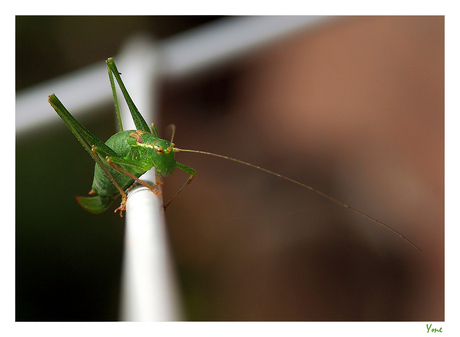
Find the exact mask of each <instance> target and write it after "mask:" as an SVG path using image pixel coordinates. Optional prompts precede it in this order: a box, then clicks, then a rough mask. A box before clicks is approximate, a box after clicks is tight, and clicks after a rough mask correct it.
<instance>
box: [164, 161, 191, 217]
mask: <svg viewBox="0 0 460 337" xmlns="http://www.w3.org/2000/svg"><path fill="white" fill-rule="evenodd" d="M176 167H177V168H178V169H181V170H182V171H185V172H187V173H188V174H190V176H189V177H188V179H187V180H186V181H185V183H183V184H182V186H181V187H180V188H179V189H178V190H177V192H176V193H175V194H174V195H173V196H172V197H171V199H169V201H168V202H167V203H166V204H165V205H164V207H165V209H166V208H167V207H168V206H169V204H170V203H171V201H173V200H174V199H175V198H176V197H177V196H178V195H179V193H180V192H182V190H183V189H184V188H185V187H186V186H187V185H189V184H190V183H191V182H192V180H193V178H195V173H196V171H195V170H194V169H192V168H191V167H188V166H185V165H183V164H181V163H178V162H176Z"/></svg>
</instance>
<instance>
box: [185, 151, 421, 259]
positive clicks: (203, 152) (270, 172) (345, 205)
mask: <svg viewBox="0 0 460 337" xmlns="http://www.w3.org/2000/svg"><path fill="white" fill-rule="evenodd" d="M176 151H177V152H179V151H182V152H191V153H200V154H206V155H209V156H214V157H218V158H223V159H227V160H231V161H234V162H236V163H240V164H243V165H246V166H249V167H253V168H255V169H258V170H261V171H264V172H266V173H269V174H271V175H274V176H276V177H279V178H282V179H284V180H287V181H290V182H292V183H294V184H296V185H299V186H302V187H305V188H307V189H309V190H310V191H312V192H315V193H317V194H319V195H320V196H322V197H324V198H326V199H329V200H330V201H332V202H334V203H336V204H339V205H340V206H343V207H345V208H348V209H349V210H351V211H353V212H355V213H357V214H359V215H361V216H363V217H365V218H367V219H369V220H371V221H373V222H375V223H377V224H379V225H380V226H383V227H385V228H386V229H388V230H390V231H392V232H393V233H394V234H396V235H398V236H399V237H400V238H402V239H403V240H405V241H406V242H408V243H409V244H411V245H412V246H413V247H414V248H416V249H417V250H419V251H422V250H421V249H420V248H419V247H418V246H417V245H416V244H414V243H413V242H412V241H410V240H409V239H408V238H406V237H405V236H404V235H402V234H401V233H400V232H398V231H397V230H395V229H393V228H391V227H390V226H388V225H386V224H384V223H383V222H381V221H379V220H377V219H375V218H373V217H371V216H370V215H367V214H366V213H363V212H361V211H358V210H357V209H356V208H353V207H351V206H348V205H347V204H345V203H343V202H341V201H340V200H337V199H335V198H333V197H331V196H329V195H327V194H325V193H323V192H321V191H318V190H316V189H314V188H313V187H311V186H308V185H305V184H303V183H301V182H298V181H296V180H294V179H291V178H288V177H286V176H283V175H281V174H279V173H276V172H273V171H270V170H267V169H265V168H263V167H260V166H257V165H254V164H251V163H248V162H245V161H242V160H239V159H235V158H231V157H228V156H223V155H221V154H216V153H212V152H206V151H199V150H188V149H178V148H176Z"/></svg>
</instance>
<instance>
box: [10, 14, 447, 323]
mask: <svg viewBox="0 0 460 337" xmlns="http://www.w3.org/2000/svg"><path fill="white" fill-rule="evenodd" d="M225 19H228V18H223V17H199V16H183V17H174V16H165V17H155V16H150V17H142V16H140V17H114V16H110V17H97V16H91V17H79V16H72V17H65V16H61V17H45V16H40V17H32V16H18V17H17V18H16V89H17V91H18V92H20V91H21V90H23V89H27V88H30V87H31V86H34V85H36V84H39V83H42V82H43V81H45V80H49V79H52V78H55V77H57V76H59V75H63V74H66V73H68V72H70V71H73V70H78V69H80V68H82V67H84V66H88V65H92V64H98V63H99V64H100V67H101V68H105V63H104V60H105V59H106V58H107V57H110V56H116V55H117V53H118V52H119V50H120V49H121V47H122V45H123V44H124V43H125V42H126V41H127V40H129V39H130V37H132V36H133V35H134V34H137V33H140V32H142V33H145V34H149V35H150V36H152V38H155V39H157V40H159V41H162V40H164V39H167V38H169V37H171V36H174V35H176V34H180V33H183V32H187V31H188V30H190V29H193V28H196V27H203V26H204V25H207V24H210V23H212V22H216V21H217V20H225ZM224 42H225V41H224ZM120 71H121V72H122V73H123V69H120ZM107 89H108V90H110V87H109V82H108V81H107ZM158 89H159V91H158V92H156V93H152V95H153V94H155V95H157V96H158V99H159V113H160V117H159V119H158V120H156V121H150V120H147V122H148V123H151V122H155V123H157V125H158V128H159V131H160V134H162V135H165V134H166V132H165V131H166V127H167V126H168V125H169V124H171V123H174V124H176V127H177V131H176V135H175V138H174V143H175V144H176V145H177V146H178V147H179V148H189V149H199V150H204V151H211V152H215V153H219V154H223V155H228V156H231V157H236V158H238V159H241V160H244V161H249V162H251V163H254V164H256V165H259V166H261V167H264V168H267V169H269V170H272V171H275V172H278V173H280V174H283V175H286V176H288V177H291V178H293V179H295V180H299V181H301V182H303V183H305V184H308V185H310V186H312V187H314V188H316V189H318V190H320V191H322V192H325V193H327V194H329V195H331V196H332V197H334V198H337V199H339V200H341V201H343V202H345V203H347V204H349V205H351V206H352V207H355V208H357V209H359V210H361V211H363V212H365V213H367V214H369V215H371V216H373V217H375V218H377V219H379V220H381V221H383V222H384V223H386V224H388V225H389V226H391V227H392V228H394V229H395V230H397V231H399V232H400V233H402V234H403V235H405V236H407V237H408V238H409V239H411V241H413V242H414V243H415V244H416V245H417V246H418V247H420V248H421V249H422V252H421V253H420V252H419V251H417V250H416V249H414V248H413V247H412V246H410V244H408V243H407V242H406V241H404V240H403V239H401V238H400V237H398V236H397V235H395V234H394V233H392V232H390V231H389V230H387V229H385V228H382V227H380V226H378V225H377V224H375V223H373V222H370V221H369V220H366V219H365V218H363V217H360V216H359V215H357V214H355V213H353V212H351V211H349V210H347V209H345V208H343V207H341V206H339V205H337V204H334V203H332V202H330V201H328V200H326V199H324V198H321V197H320V196H318V195H316V194H314V193H312V192H310V191H309V190H307V189H304V188H301V187H299V186H296V185H294V184H291V183H289V182H286V181H284V180H281V179H279V178H276V177H273V176H270V175H268V174H266V173H264V172H261V171H258V170H255V169H252V168H248V167H246V166H243V165H238V164H236V163H232V162H228V161H225V160H222V159H218V158H212V157H208V156H203V155H198V154H191V153H178V154H177V156H176V158H177V160H178V161H179V162H181V163H183V164H185V165H188V166H191V167H193V168H194V169H196V170H197V175H196V178H195V180H194V181H193V183H192V184H191V185H190V186H189V187H187V188H186V189H185V190H184V192H183V193H182V194H181V195H180V197H179V198H177V199H176V200H175V201H174V202H173V203H172V204H171V206H170V207H169V208H168V210H167V212H166V216H167V222H168V229H169V234H170V242H171V246H172V249H173V255H174V259H175V267H176V271H177V274H178V277H179V283H180V289H181V293H182V299H183V305H184V307H185V311H186V312H185V313H186V319H187V320H207V321H209V320H220V321H231V320H239V321H245V320H257V321H264V320H276V321H284V320H296V321H337V320H338V321H347V320H353V321H361V320H373V321H401V320H402V321H439V320H444V18H443V17H427V16H425V17H402V16H398V17H340V18H334V19H333V20H329V21H328V22H327V23H324V24H319V25H317V26H315V27H313V28H310V29H308V30H307V29H306V30H304V31H298V32H296V33H295V34H291V35H286V36H284V37H281V38H279V39H278V40H275V41H274V42H273V43H270V44H267V45H264V46H262V47H260V48H257V49H254V51H252V52H251V53H247V54H244V55H240V56H239V57H237V58H234V59H232V60H230V61H229V62H226V63H225V64H222V65H220V66H218V67H214V68H210V69H209V70H207V71H202V72H200V73H197V74H193V75H190V76H187V77H180V78H167V77H165V78H161V81H160V82H159V83H158ZM128 90H129V87H128ZM56 91H57V88H56ZM43 99H44V100H45V101H46V99H47V97H46V96H45V97H43ZM64 104H65V102H64ZM71 112H72V111H71ZM141 112H142V111H141ZM49 113H50V114H55V112H54V111H53V109H52V108H51V107H50V110H49ZM78 119H79V121H80V122H81V123H82V124H83V125H85V126H86V127H87V128H88V129H89V130H90V131H91V132H92V133H94V134H95V135H97V136H98V137H99V138H100V139H101V140H104V141H105V140H106V139H107V138H109V137H110V136H111V135H112V134H113V133H115V132H116V130H117V129H116V121H115V114H114V109H113V104H111V103H110V104H107V106H106V107H102V108H99V107H98V109H97V110H95V111H93V112H92V113H90V114H87V115H85V116H83V117H81V118H80V117H79V118H78ZM55 120H56V121H55V122H54V123H51V124H50V125H49V126H46V127H40V128H34V129H33V130H29V131H27V133H17V137H16V320H18V321H103V320H117V319H118V311H119V307H118V305H119V299H120V298H119V295H120V294H119V292H120V274H121V259H122V248H123V247H122V245H123V230H124V227H123V219H120V218H119V217H118V216H116V215H114V214H113V213H112V211H110V210H109V211H108V212H106V213H103V214H100V215H92V214H89V213H86V212H84V211H83V210H82V209H81V208H80V207H79V206H78V204H77V203H76V202H75V200H74V198H73V197H74V196H75V195H86V194H87V193H88V191H89V190H90V188H91V182H92V175H93V168H94V162H93V161H92V160H91V158H89V157H88V155H87V153H86V152H85V151H83V149H82V147H81V145H80V144H79V143H78V141H77V140H76V139H75V137H74V136H73V134H72V133H70V132H69V130H68V129H67V127H66V126H65V125H64V124H63V123H62V121H61V120H60V119H59V118H58V117H57V116H56V118H55ZM165 137H166V136H165ZM166 138H167V137H166ZM186 178H187V175H186V174H185V173H184V172H181V171H178V172H176V173H175V174H173V175H172V176H171V177H168V178H165V179H164V180H163V182H164V186H163V192H164V195H165V199H167V198H168V196H171V195H172V194H173V193H174V192H175V190H176V189H177V188H178V187H179V186H180V185H181V184H182V182H183V181H184V180H185V179H186ZM116 207H117V206H116V205H115V204H114V206H113V208H116Z"/></svg>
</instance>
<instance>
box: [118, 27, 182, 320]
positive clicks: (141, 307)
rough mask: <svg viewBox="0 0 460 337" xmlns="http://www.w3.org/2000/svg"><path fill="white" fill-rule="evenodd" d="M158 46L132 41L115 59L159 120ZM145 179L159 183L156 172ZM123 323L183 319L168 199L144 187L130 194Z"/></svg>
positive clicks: (135, 95)
mask: <svg viewBox="0 0 460 337" xmlns="http://www.w3.org/2000/svg"><path fill="white" fill-rule="evenodd" d="M153 46H154V42H153V41H151V40H150V39H147V38H144V37H139V36H138V37H136V38H134V39H133V40H130V41H129V42H128V43H127V44H126V45H125V46H124V48H123V51H122V52H121V53H120V55H119V56H118V57H117V58H116V59H115V62H116V63H117V68H118V70H119V71H120V72H121V73H122V77H123V81H124V82H125V85H126V87H127V89H128V91H129V93H130V95H131V97H132V99H133V101H134V103H135V104H136V106H137V108H138V109H139V111H140V112H141V114H142V115H143V116H144V118H145V119H146V122H147V123H148V124H150V123H151V122H153V121H154V120H155V112H156V109H155V108H156V106H155V97H156V95H155V79H156V74H157V65H156V63H155V62H156V57H155V55H156V53H155V50H154V49H153V48H154V47H153ZM118 97H119V101H120V109H121V113H122V119H123V127H124V129H125V130H130V129H135V126H134V123H133V121H132V117H131V114H130V112H129V110H128V108H127V106H126V104H122V101H124V100H123V98H122V97H123V96H121V94H119V95H118ZM141 179H143V180H146V181H149V182H154V181H155V172H154V169H152V170H151V171H149V172H147V173H146V174H144V175H143V176H142V177H141ZM122 268H123V269H122V282H121V284H122V288H121V306H120V319H121V320H123V321H171V320H180V319H181V308H180V305H179V301H178V297H179V291H178V288H177V282H176V279H175V275H174V267H173V259H172V258H171V254H170V248H169V238H168V234H167V228H166V222H165V214H164V208H163V199H162V197H161V195H155V194H154V193H152V192H151V191H150V190H149V189H148V188H146V187H144V186H138V187H135V188H133V189H132V190H131V191H130V193H129V194H128V202H127V205H126V224H125V238H124V253H123V267H122Z"/></svg>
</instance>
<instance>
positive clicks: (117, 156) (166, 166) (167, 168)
mask: <svg viewBox="0 0 460 337" xmlns="http://www.w3.org/2000/svg"><path fill="white" fill-rule="evenodd" d="M106 63H107V68H108V73H109V79H110V84H111V87H112V93H113V98H114V102H115V109H116V113H117V118H118V125H119V127H120V131H119V132H117V133H116V134H114V135H113V136H112V137H110V138H109V139H108V140H107V141H106V142H105V143H103V142H102V141H100V140H99V139H97V138H96V137H95V136H93V135H92V134H91V133H90V132H89V131H88V130H87V129H86V128H85V127H83V126H82V125H81V124H80V123H79V122H78V121H77V120H76V119H75V118H74V117H73V116H72V115H71V114H70V112H69V111H68V110H67V109H66V108H65V107H64V105H63V104H62V103H61V102H60V101H59V99H58V98H57V97H56V96H55V95H54V94H51V95H50V96H49V98H48V101H49V103H50V104H51V106H52V107H53V108H54V110H56V112H57V113H58V115H59V116H60V117H61V118H62V120H63V121H64V122H65V123H66V125H67V126H68V127H69V129H70V131H72V133H73V134H74V135H75V137H76V138H77V139H78V141H79V142H80V143H81V144H82V145H83V147H84V148H85V150H86V151H87V152H88V153H89V155H90V156H91V157H92V158H93V159H94V161H95V162H96V165H95V170H94V178H93V184H92V190H91V191H90V192H89V194H95V195H94V196H89V197H81V196H77V197H76V199H77V202H78V203H79V204H80V205H81V206H82V207H83V208H84V209H85V210H87V211H89V212H91V213H101V212H103V211H105V210H106V209H107V208H109V207H110V205H111V204H112V202H113V200H114V199H115V198H117V197H118V196H119V195H121V204H120V206H119V207H118V208H117V209H115V212H117V211H120V216H122V214H123V211H124V210H125V209H126V201H127V195H126V193H125V191H126V190H127V189H129V188H130V187H131V186H132V185H133V184H135V183H139V184H142V185H144V186H146V187H148V188H149V189H150V190H151V191H152V192H153V193H155V194H160V193H161V191H160V190H159V189H157V188H156V187H155V186H153V185H150V184H149V183H147V182H145V181H142V180H141V179H139V177H140V176H141V175H142V174H144V173H145V172H147V171H148V170H150V169H151V168H153V167H155V169H156V175H155V177H156V181H155V183H156V186H161V183H160V181H159V177H162V176H163V177H166V176H168V175H170V174H172V173H173V171H174V169H175V168H178V169H181V170H183V171H185V172H187V173H188V174H189V177H188V179H187V180H186V181H185V182H184V183H183V185H182V186H181V187H180V188H179V189H178V190H177V192H176V193H175V194H174V195H173V196H172V197H171V198H170V200H169V201H168V202H167V203H165V204H164V207H165V208H167V207H168V205H169V204H170V203H171V201H172V200H174V199H175V198H176V197H177V196H178V195H179V193H180V192H181V191H182V190H183V189H184V188H185V187H186V186H187V185H189V184H190V183H191V182H192V180H193V179H194V177H195V170H194V169H192V168H191V167H188V166H186V165H183V164H181V163H179V162H177V161H176V160H175V153H176V152H180V151H182V152H192V153H200V154H205V155H210V156H215V157H219V158H223V159H227V160H231V161H234V162H237V163H240V164H244V165H247V166H250V167H253V168H256V169H259V170H261V171H264V172H267V173H269V174H272V175H275V176H277V177H279V178H282V179H285V180H288V181H290V182H292V183H294V184H297V185H299V186H302V187H304V188H307V189H309V190H310V191H313V192H315V193H317V194H319V195H321V196H323V197H325V198H327V199H329V200H330V201H332V202H335V203H337V204H339V205H341V206H343V207H346V208H348V209H349V210H351V211H353V212H355V213H357V214H359V215H361V216H363V217H365V218H367V219H369V220H371V221H373V222H375V223H377V224H379V225H381V226H383V227H385V228H387V229H388V230H390V231H392V232H393V233H395V234H397V235H398V236H400V237H401V238H403V239H404V240H405V241H407V242H408V243H410V244H411V245H412V246H413V247H415V248H416V249H418V250H420V248H418V247H417V246H416V245H415V244H414V243H412V242H411V241H410V240H409V239H408V238H406V237H405V236H404V235H402V234H401V233H399V232H398V231H396V230H395V229H393V228H391V227H390V226H388V225H386V224H384V223H383V222H381V221H379V220H377V219H375V218H373V217H371V216H369V215H367V214H365V213H363V212H361V211H359V210H357V209H355V208H353V207H350V206H348V205H346V204H345V203H343V202H341V201H339V200H337V199H334V198H332V197H330V196H329V195H327V194H325V193H322V192H320V191H318V190H316V189H314V188H313V187H310V186H308V185H305V184H303V183H300V182H298V181H296V180H293V179H291V178H288V177H285V176H283V175H281V174H278V173H275V172H272V171H270V170H267V169H265V168H262V167H260V166H257V165H253V164H250V163H247V162H244V161H241V160H238V159H235V158H230V157H227V156H223V155H219V154H215V153H211V152H205V151H199V150H188V149H179V148H177V147H176V146H175V144H174V143H173V137H174V129H173V136H172V138H171V141H167V140H164V139H161V137H160V136H159V134H158V130H157V128H156V126H155V124H152V125H151V128H149V127H148V125H147V123H146V122H145V120H144V118H143V117H142V115H141V114H140V112H139V111H138V109H137V108H136V105H135V104H134V102H133V101H132V99H131V97H130V95H129V93H128V91H127V89H126V87H125V86H124V84H123V81H122V79H121V77H120V73H119V72H118V69H117V67H116V65H115V62H114V60H113V58H109V59H107V61H106ZM113 76H115V79H116V80H117V83H118V85H119V87H120V89H121V91H122V93H123V96H124V98H125V100H126V103H127V104H128V107H129V110H130V112H131V116H132V118H133V121H134V124H135V126H136V130H123V124H122V121H121V115H120V110H119V106H118V99H117V94H116V89H115V82H114V80H113Z"/></svg>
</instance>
